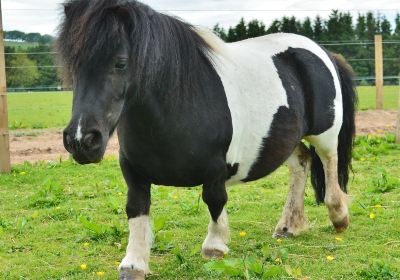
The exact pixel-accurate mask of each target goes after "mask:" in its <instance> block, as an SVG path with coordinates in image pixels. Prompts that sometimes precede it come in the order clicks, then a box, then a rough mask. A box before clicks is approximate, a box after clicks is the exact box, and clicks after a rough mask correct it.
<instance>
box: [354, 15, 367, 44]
mask: <svg viewBox="0 0 400 280" xmlns="http://www.w3.org/2000/svg"><path fill="white" fill-rule="evenodd" d="M366 31H367V25H366V23H365V16H364V15H361V14H358V18H357V24H356V29H355V35H356V37H357V39H359V40H365V39H366Z"/></svg>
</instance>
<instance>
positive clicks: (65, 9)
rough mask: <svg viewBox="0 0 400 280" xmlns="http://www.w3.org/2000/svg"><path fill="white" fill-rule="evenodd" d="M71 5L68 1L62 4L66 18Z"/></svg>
mask: <svg viewBox="0 0 400 280" xmlns="http://www.w3.org/2000/svg"><path fill="white" fill-rule="evenodd" d="M71 6H72V4H71V3H70V2H69V3H65V4H64V14H65V17H67V18H68V17H69V15H70V11H71Z"/></svg>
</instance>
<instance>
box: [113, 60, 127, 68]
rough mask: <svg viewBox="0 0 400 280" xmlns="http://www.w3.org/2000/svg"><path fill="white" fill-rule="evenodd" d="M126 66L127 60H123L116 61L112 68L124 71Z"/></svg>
mask: <svg viewBox="0 0 400 280" xmlns="http://www.w3.org/2000/svg"><path fill="white" fill-rule="evenodd" d="M127 65H128V60H127V59H125V58H121V59H118V61H117V63H115V66H114V68H115V69H117V70H125V69H126V66H127Z"/></svg>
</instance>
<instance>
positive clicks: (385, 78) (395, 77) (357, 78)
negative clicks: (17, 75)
mask: <svg viewBox="0 0 400 280" xmlns="http://www.w3.org/2000/svg"><path fill="white" fill-rule="evenodd" d="M383 79H384V80H398V79H399V76H396V75H392V76H384V77H383ZM373 80H375V76H362V77H356V78H354V81H373ZM7 89H8V91H10V93H15V92H16V91H39V90H51V89H54V90H57V91H71V90H72V88H71V87H66V86H63V85H58V86H39V87H17V88H7Z"/></svg>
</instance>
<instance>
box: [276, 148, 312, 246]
mask: <svg viewBox="0 0 400 280" xmlns="http://www.w3.org/2000/svg"><path fill="white" fill-rule="evenodd" d="M310 160H311V158H310V154H309V151H308V148H307V147H306V146H305V145H304V144H303V143H300V145H299V146H297V147H296V149H295V150H294V152H293V154H292V155H291V156H290V157H289V159H288V160H287V163H288V166H289V171H290V176H291V179H290V181H291V182H290V191H289V196H288V199H287V201H286V205H285V208H284V210H283V213H282V217H281V219H280V220H279V222H278V225H277V226H276V228H275V232H274V235H273V236H274V237H277V238H278V237H290V236H296V235H298V234H300V232H302V231H303V230H304V229H306V228H307V222H306V218H305V215H304V189H305V186H306V182H307V174H308V171H309V169H310Z"/></svg>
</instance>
